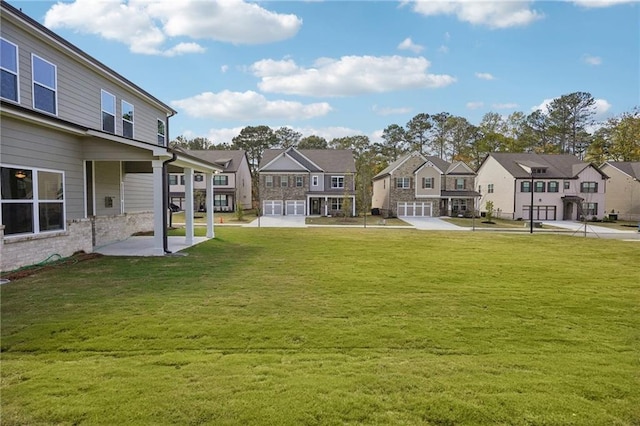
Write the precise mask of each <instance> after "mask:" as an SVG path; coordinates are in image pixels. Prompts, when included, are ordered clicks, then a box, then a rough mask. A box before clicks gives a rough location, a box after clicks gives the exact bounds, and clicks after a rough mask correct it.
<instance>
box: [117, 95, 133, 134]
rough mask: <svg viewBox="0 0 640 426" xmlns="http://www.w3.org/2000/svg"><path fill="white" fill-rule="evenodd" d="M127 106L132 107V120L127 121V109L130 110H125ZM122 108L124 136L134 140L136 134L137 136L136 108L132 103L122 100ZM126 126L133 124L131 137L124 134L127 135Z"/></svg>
mask: <svg viewBox="0 0 640 426" xmlns="http://www.w3.org/2000/svg"><path fill="white" fill-rule="evenodd" d="M125 105H129V106H130V107H131V119H127V118H126V117H125V112H126V109H128V108H125ZM120 107H121V109H120V115H121V116H122V136H124V137H125V138H131V139H133V138H134V137H135V134H136V133H135V124H134V122H135V118H136V115H135V114H136V113H135V106H134V105H133V104H132V103H131V102H127V101H125V100H124V99H122V100H121V101H120ZM126 124H131V135H130V136H129V135H125V134H124V133H125V132H124V129H125V128H126Z"/></svg>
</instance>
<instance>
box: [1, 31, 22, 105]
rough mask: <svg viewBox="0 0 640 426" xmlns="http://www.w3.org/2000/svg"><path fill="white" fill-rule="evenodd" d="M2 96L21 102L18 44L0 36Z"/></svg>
mask: <svg viewBox="0 0 640 426" xmlns="http://www.w3.org/2000/svg"><path fill="white" fill-rule="evenodd" d="M0 74H2V77H1V84H0V86H1V89H0V97H2V98H3V99H8V100H10V101H14V102H20V100H19V99H20V97H19V84H18V81H19V80H18V46H17V45H15V44H13V43H11V42H10V41H7V40H5V39H3V38H0Z"/></svg>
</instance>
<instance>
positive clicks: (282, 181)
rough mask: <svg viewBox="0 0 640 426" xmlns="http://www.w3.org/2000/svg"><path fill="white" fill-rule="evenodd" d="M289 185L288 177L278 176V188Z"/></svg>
mask: <svg viewBox="0 0 640 426" xmlns="http://www.w3.org/2000/svg"><path fill="white" fill-rule="evenodd" d="M288 185H289V177H288V176H280V187H282V188H286V187H287V186H288Z"/></svg>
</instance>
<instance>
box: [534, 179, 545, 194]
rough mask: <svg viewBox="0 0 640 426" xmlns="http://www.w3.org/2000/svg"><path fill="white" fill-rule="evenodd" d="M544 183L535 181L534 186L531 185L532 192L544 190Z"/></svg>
mask: <svg viewBox="0 0 640 426" xmlns="http://www.w3.org/2000/svg"><path fill="white" fill-rule="evenodd" d="M545 186H546V185H545V183H544V182H542V181H536V182H535V186H534V187H533V192H544V190H545Z"/></svg>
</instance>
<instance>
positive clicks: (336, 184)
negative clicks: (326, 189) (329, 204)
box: [331, 176, 344, 189]
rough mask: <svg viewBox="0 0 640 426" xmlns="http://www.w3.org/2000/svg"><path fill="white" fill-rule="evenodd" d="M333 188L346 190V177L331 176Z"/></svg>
mask: <svg viewBox="0 0 640 426" xmlns="http://www.w3.org/2000/svg"><path fill="white" fill-rule="evenodd" d="M331 188H332V189H342V188H344V176H331Z"/></svg>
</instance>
